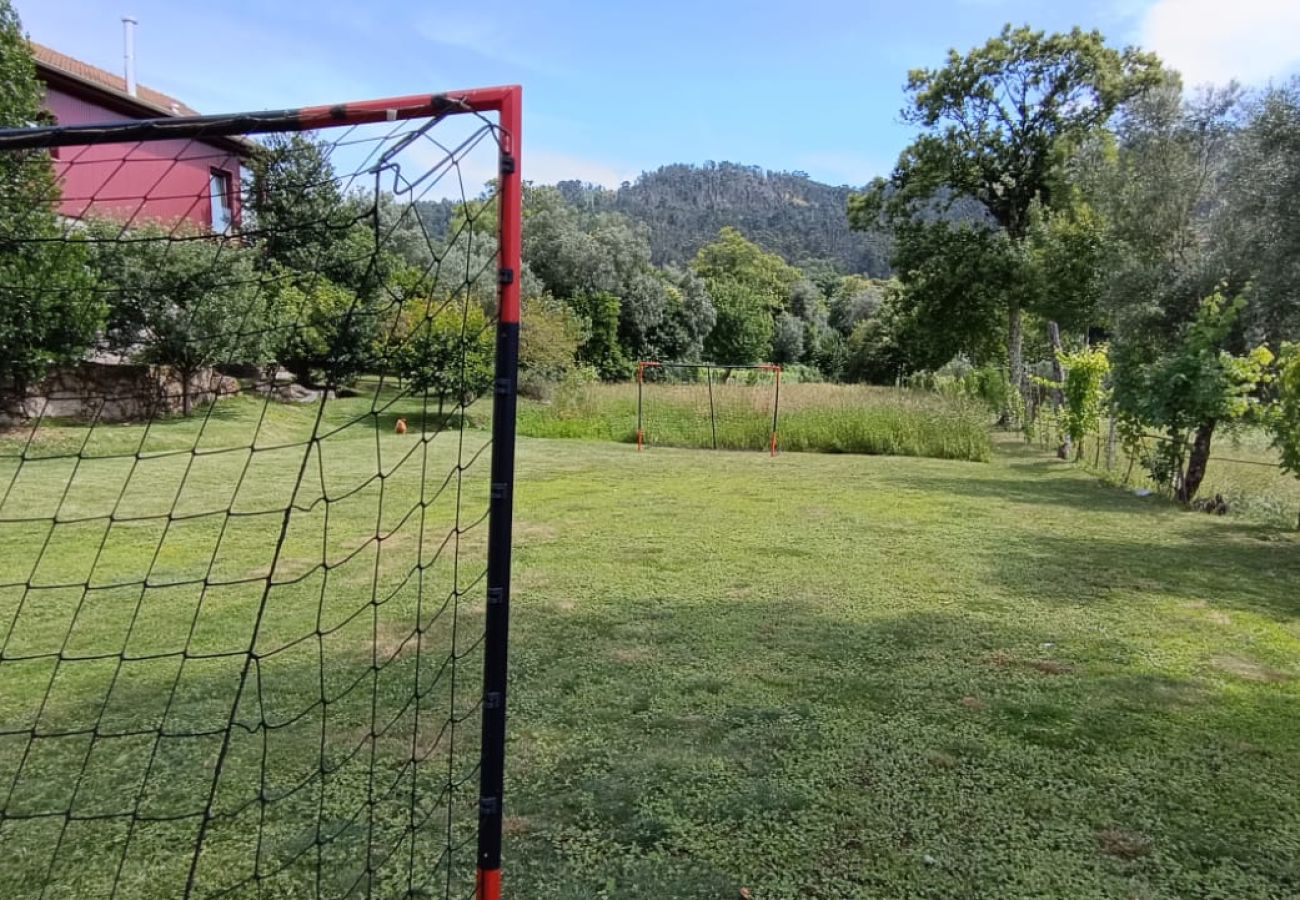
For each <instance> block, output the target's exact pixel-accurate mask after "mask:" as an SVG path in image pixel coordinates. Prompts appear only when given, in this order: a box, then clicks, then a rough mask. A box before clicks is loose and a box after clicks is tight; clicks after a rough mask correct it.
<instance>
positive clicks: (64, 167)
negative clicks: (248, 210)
mask: <svg viewBox="0 0 1300 900" xmlns="http://www.w3.org/2000/svg"><path fill="white" fill-rule="evenodd" d="M45 105H46V108H47V109H49V111H50V112H51V113H53V114H54V117H55V119H56V121H57V122H58V123H59V124H60V125H90V124H100V123H105V122H129V121H132V118H131V117H130V116H124V115H122V114H121V113H117V112H114V111H112V110H109V109H106V108H104V107H102V106H99V105H97V104H95V103H92V102H89V101H87V100H85V99H83V98H81V97H76V96H73V95H72V94H69V93H67V92H65V91H62V90H59V89H56V88H53V87H49V88H47V90H46V94H45ZM55 168H56V171H57V173H58V175H59V179H60V186H61V189H62V191H63V200H62V204H61V207H60V212H62V213H63V214H64V215H66V216H71V217H74V218H82V217H84V216H85V215H87V214H94V215H100V216H106V217H112V218H115V219H121V220H125V221H131V222H136V223H140V222H144V221H161V222H164V223H166V224H168V225H170V224H173V223H175V222H178V221H180V220H182V219H185V220H188V221H189V222H191V223H192V224H194V225H196V226H198V227H200V228H202V229H204V230H210V229H211V227H212V202H211V197H210V196H209V191H210V189H211V188H210V185H211V175H212V170H213V169H221V170H222V171H225V172H227V173H229V175H230V179H231V185H232V187H233V189H232V191H231V197H230V203H231V212H232V215H233V220H234V222H236V223H238V222H239V217H240V161H239V157H238V156H236V155H235V154H233V153H232V152H230V151H229V150H226V149H222V148H221V147H218V146H216V145H213V144H205V143H202V142H199V141H189V140H184V141H147V142H144V143H136V144H102V145H99V146H92V147H62V148H59V149H58V150H57V151H56V154H55Z"/></svg>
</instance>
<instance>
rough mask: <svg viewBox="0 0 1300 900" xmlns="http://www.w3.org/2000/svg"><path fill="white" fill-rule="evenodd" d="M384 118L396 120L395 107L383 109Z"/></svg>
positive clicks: (391, 120)
mask: <svg viewBox="0 0 1300 900" xmlns="http://www.w3.org/2000/svg"><path fill="white" fill-rule="evenodd" d="M384 118H385V119H387V120H388V121H390V122H396V121H397V110H395V109H386V110H384Z"/></svg>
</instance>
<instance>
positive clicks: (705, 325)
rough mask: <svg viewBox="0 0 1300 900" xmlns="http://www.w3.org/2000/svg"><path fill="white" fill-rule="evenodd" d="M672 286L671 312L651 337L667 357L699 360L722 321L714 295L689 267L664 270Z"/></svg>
mask: <svg viewBox="0 0 1300 900" xmlns="http://www.w3.org/2000/svg"><path fill="white" fill-rule="evenodd" d="M662 277H663V279H664V281H665V282H666V284H667V286H668V311H667V314H666V315H665V316H664V318H663V320H662V321H661V322H660V324H659V326H658V328H657V329H656V330H655V331H654V333H653V335H652V337H651V343H652V344H653V345H654V346H655V347H657V348H658V351H659V353H660V354H661V356H662V358H663V359H672V360H679V361H682V362H698V361H699V360H700V358H701V357H702V355H703V353H704V340H705V338H706V337H707V336H708V334H709V332H711V331H712V330H713V326H714V324H715V323H716V322H717V321H718V312H717V310H716V309H715V308H714V305H713V298H712V297H710V296H709V291H708V288H706V287H705V286H704V279H702V278H700V277H699V276H698V275H696V274H695V273H694V272H692V271H690V270H689V269H678V268H674V267H671V266H670V267H668V268H667V269H665V270H664V271H663V273H662Z"/></svg>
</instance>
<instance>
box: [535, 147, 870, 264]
mask: <svg viewBox="0 0 1300 900" xmlns="http://www.w3.org/2000/svg"><path fill="white" fill-rule="evenodd" d="M557 187H558V188H559V190H560V192H561V193H562V194H563V195H564V196H565V198H566V199H567V200H568V201H569V202H570V203H572V204H573V205H575V206H577V207H579V208H586V209H589V210H592V211H594V212H618V213H622V214H623V215H625V216H627V217H628V218H630V219H632V220H634V221H636V222H641V223H643V224H645V225H646V226H648V227H649V229H650V245H651V248H652V251H653V254H654V261H655V262H656V263H659V264H661V265H662V264H665V263H677V264H684V263H687V262H689V261H690V260H691V258H692V257H693V256H694V255H695V252H696V251H697V250H699V248H700V247H701V246H703V245H704V244H706V243H708V242H709V241H711V240H713V239H715V238H716V237H717V236H718V231H719V230H720V229H722V228H723V227H724V226H726V225H731V226H734V227H735V228H739V229H740V230H741V231H742V232H744V234H745V236H746V237H748V238H750V239H751V240H753V241H756V242H757V243H758V244H760V245H761V246H762V247H763V248H764V249H766V250H769V251H772V252H775V253H779V254H780V255H781V256H783V257H785V259H786V260H787V261H789V262H791V263H795V264H805V263H808V262H811V261H813V260H827V261H829V262H832V263H833V264H835V266H836V268H838V269H840V270H841V271H844V272H857V273H863V274H869V275H873V276H883V275H886V274H887V273H888V269H889V262H888V258H889V252H888V248H887V246H886V244H885V242H884V241H883V240H882V239H881V238H880V237H879V236H877V235H869V234H861V233H858V232H854V231H850V230H849V224H848V219H847V217H846V212H845V211H846V208H847V205H848V198H849V194H850V193H852V192H853V190H855V189H854V188H850V187H848V186H839V187H836V186H833V185H829V184H823V183H821V182H819V181H814V180H812V179H811V178H809V177H808V176H807V175H805V174H804V173H802V172H769V171H766V170H764V169H762V168H759V167H758V166H742V165H739V164H738V163H730V162H721V163H714V162H708V163H705V164H704V165H702V166H695V165H687V164H683V163H677V164H673V165H668V166H662V167H660V168H659V169H656V170H655V171H653V172H646V173H644V174H642V175H641V176H640V177H639V178H638V179H637V180H636V181H635V182H633V183H624V184H623V186H622V187H620V188H618V189H617V190H609V189H606V188H601V187H596V186H593V185H584V184H582V183H580V182H577V181H562V182H560V183H559V184H558V185H557Z"/></svg>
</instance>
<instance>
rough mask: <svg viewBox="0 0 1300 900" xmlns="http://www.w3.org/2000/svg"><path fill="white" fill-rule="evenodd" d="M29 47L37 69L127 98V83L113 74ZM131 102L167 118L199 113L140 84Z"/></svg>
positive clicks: (46, 49) (36, 46)
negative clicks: (46, 70)
mask: <svg viewBox="0 0 1300 900" xmlns="http://www.w3.org/2000/svg"><path fill="white" fill-rule="evenodd" d="M31 47H32V54H33V55H34V56H35V57H36V64H37V66H38V67H42V66H43V67H47V68H50V69H57V70H58V71H60V72H62V73H63V74H65V75H70V76H72V77H73V78H77V79H79V80H81V81H85V82H88V83H89V84H92V85H95V86H97V87H101V88H107V89H108V90H110V91H116V92H117V93H119V94H123V95H125V96H130V95H128V94H127V92H126V79H125V78H123V77H122V76H121V75H114V74H113V73H112V72H109V71H106V70H104V69H101V68H99V67H97V66H92V65H90V64H89V63H84V62H82V61H81V60H79V59H74V58H73V57H71V56H68V55H67V54H65V53H60V52H59V51H57V50H53V49H51V48H49V47H46V46H45V45H44V44H38V43H36V42H35V41H31ZM133 99H135V100H137V101H139V102H140V103H142V104H143V105H146V106H151V107H154V108H156V109H157V111H158V112H162V113H165V114H167V115H173V116H197V115H198V114H199V113H198V110H196V109H194V108H193V107H190V106H188V105H186V104H184V103H182V102H181V101H179V100H177V99H176V98H175V97H172V96H169V95H167V94H164V93H163V92H162V91H155V90H154V89H153V88H150V87H145V86H144V85H143V84H139V83H137V84H136V96H135V97H134V98H133Z"/></svg>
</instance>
